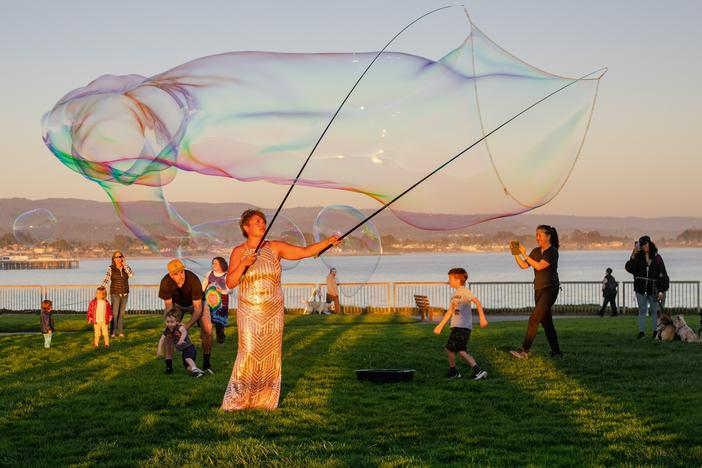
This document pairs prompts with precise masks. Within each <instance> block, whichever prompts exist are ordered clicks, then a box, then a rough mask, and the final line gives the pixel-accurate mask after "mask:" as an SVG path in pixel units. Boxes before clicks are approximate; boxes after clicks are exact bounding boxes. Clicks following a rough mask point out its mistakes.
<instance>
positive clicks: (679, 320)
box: [673, 315, 700, 342]
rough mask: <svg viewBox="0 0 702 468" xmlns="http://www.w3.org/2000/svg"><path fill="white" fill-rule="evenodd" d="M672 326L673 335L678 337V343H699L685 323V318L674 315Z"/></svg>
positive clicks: (695, 335)
mask: <svg viewBox="0 0 702 468" xmlns="http://www.w3.org/2000/svg"><path fill="white" fill-rule="evenodd" d="M673 326H675V333H676V334H677V335H678V336H679V337H680V341H687V342H695V341H700V339H699V337H698V336H697V333H695V332H694V330H692V328H690V326H689V325H688V324H687V322H686V321H685V317H683V316H682V315H676V316H675V318H674V319H673Z"/></svg>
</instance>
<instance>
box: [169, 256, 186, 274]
mask: <svg viewBox="0 0 702 468" xmlns="http://www.w3.org/2000/svg"><path fill="white" fill-rule="evenodd" d="M167 268H168V273H169V274H171V275H172V274H175V273H178V272H179V271H183V270H185V265H183V262H181V261H180V260H179V259H177V258H176V259H173V260H171V261H170V262H168V266H167Z"/></svg>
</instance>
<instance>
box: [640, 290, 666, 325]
mask: <svg viewBox="0 0 702 468" xmlns="http://www.w3.org/2000/svg"><path fill="white" fill-rule="evenodd" d="M636 302H638V303H639V331H640V332H641V333H645V332H646V310H647V309H648V308H649V307H650V308H651V320H652V322H653V331H654V332H655V331H656V327H657V326H658V313H659V311H660V305H659V304H658V300H657V299H656V295H655V294H641V293H636Z"/></svg>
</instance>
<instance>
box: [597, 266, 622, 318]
mask: <svg viewBox="0 0 702 468" xmlns="http://www.w3.org/2000/svg"><path fill="white" fill-rule="evenodd" d="M618 293H619V283H617V280H616V279H615V278H614V276H612V269H611V268H607V270H606V272H605V277H604V279H603V280H602V296H603V297H604V302H602V307H601V308H600V317H603V316H604V313H605V311H606V310H607V304H609V305H610V306H612V317H615V316H616V315H617V294H618Z"/></svg>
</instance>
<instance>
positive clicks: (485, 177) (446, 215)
mask: <svg viewBox="0 0 702 468" xmlns="http://www.w3.org/2000/svg"><path fill="white" fill-rule="evenodd" d="M391 49H392V51H387V52H383V53H382V54H380V55H379V56H378V58H377V61H375V62H374V63H373V64H372V66H371V67H370V69H369V70H368V72H367V74H366V75H365V76H364V77H363V79H362V80H361V81H360V82H359V83H358V86H357V87H356V88H355V89H354V90H353V93H351V95H350V97H349V99H348V101H347V102H346V103H345V104H344V106H343V107H342V108H341V110H340V112H339V113H338V116H337V118H336V120H335V121H334V122H333V125H332V126H331V127H330V128H329V131H328V132H327V133H326V134H325V136H324V138H323V139H322V140H321V142H320V144H319V146H318V147H317V149H316V151H315V153H314V156H313V157H312V158H311V160H310V162H309V164H308V166H307V167H306V168H305V170H304V171H303V173H302V174H301V177H300V179H299V182H298V183H299V184H302V185H304V186H307V187H313V188H315V189H318V190H319V192H320V194H321V195H320V198H323V193H324V191H325V190H345V191H350V192H355V193H360V194H363V195H366V196H367V197H370V198H371V199H374V200H377V201H378V202H380V203H381V204H385V203H388V202H389V201H391V200H393V199H394V198H395V197H396V196H397V195H398V194H400V193H402V192H403V191H404V190H405V189H407V188H408V187H410V186H412V185H413V184H414V183H416V182H417V181H418V180H420V179H421V178H422V177H423V176H425V175H426V174H427V173H429V172H430V171H432V170H434V169H435V168H437V167H439V166H440V165H441V164H443V163H444V162H445V161H446V160H448V159H449V158H450V157H452V156H453V155H455V154H457V153H458V152H460V151H461V150H463V149H464V148H467V147H468V146H470V145H471V144H472V143H473V142H475V141H477V140H479V139H481V138H482V137H483V136H484V135H486V134H487V133H488V132H489V131H491V130H492V129H494V128H495V127H497V126H498V125H500V124H501V123H502V122H504V121H505V120H507V119H509V118H510V117H512V116H513V115H515V114H517V113H518V112H520V111H521V110H522V109H524V108H525V107H527V106H529V105H530V104H532V103H534V102H536V101H538V100H539V99H541V98H543V97H544V96H546V95H548V94H549V93H552V92H554V91H555V90H558V89H559V88H561V87H563V86H564V85H566V84H568V83H573V84H572V85H571V86H569V87H568V88H567V89H564V90H563V91H560V92H559V93H558V94H557V95H555V96H553V97H552V98H550V99H549V100H547V101H544V102H543V103H541V104H539V105H538V106H537V107H535V108H534V109H532V110H530V111H529V112H528V113H526V114H524V115H523V116H522V117H520V118H519V119H517V120H515V121H514V122H512V123H510V124H509V125H508V126H506V127H504V128H503V129H501V130H500V132H499V133H496V134H494V135H492V136H490V138H489V139H487V140H486V141H484V142H483V143H482V144H480V145H478V146H476V147H475V148H473V149H472V150H470V151H469V152H467V153H466V154H464V155H463V156H462V157H461V158H459V159H457V160H456V161H455V162H453V163H452V164H451V165H450V167H447V168H446V169H445V170H442V171H440V172H438V173H437V174H436V175H435V176H433V177H432V178H431V179H429V180H427V181H426V182H424V183H422V184H421V185H419V186H417V187H416V189H414V190H412V191H411V192H409V193H408V194H407V195H406V196H404V197H403V198H402V199H401V200H399V201H398V202H397V203H395V204H393V205H392V206H391V207H390V209H391V210H392V212H393V213H394V214H395V215H396V216H398V217H399V218H400V219H402V220H403V221H405V222H407V223H408V224H411V225H413V226H416V227H419V228H422V229H430V230H449V229H457V228H464V227H467V226H471V225H474V224H477V223H481V222H484V221H487V220H490V219H494V218H498V217H503V216H511V215H515V214H519V213H524V212H526V211H529V210H531V209H534V208H536V207H539V206H542V205H544V204H545V203H548V202H549V201H550V200H551V199H553V197H555V196H556V195H557V194H558V192H559V191H560V190H561V188H562V187H563V185H564V184H565V183H566V181H567V179H568V177H569V176H570V173H571V171H572V170H573V167H574V165H575V162H576V160H577V158H578V155H579V154H580V150H581V148H582V145H583V142H584V138H585V135H586V133H587V129H588V126H589V122H590V118H591V115H592V111H593V108H594V103H595V98H596V94H597V88H598V85H599V78H600V77H601V74H600V75H596V76H594V77H592V78H588V79H582V80H574V79H572V78H566V77H562V76H559V75H555V74H552V73H549V72H545V71H543V70H541V69H539V68H536V67H534V66H532V65H529V64H527V63H526V62H524V61H522V60H520V59H518V58H517V57H514V56H513V55H511V54H510V53H508V52H506V51H505V50H504V49H502V48H501V47H500V46H498V45H497V44H496V43H495V42H493V41H492V40H491V39H490V38H488V37H487V36H486V35H485V34H484V33H483V32H482V31H481V30H480V29H478V28H477V27H476V26H475V24H473V23H472V21H471V20H470V19H469V18H468V19H467V16H466V15H465V14H464V13H463V11H462V10H461V9H457V8H452V9H447V10H443V11H441V12H438V13H436V14H432V15H430V16H428V17H426V18H424V19H422V20H421V21H420V22H417V23H416V24H414V25H413V26H412V27H411V28H409V29H407V30H406V31H404V32H403V33H402V34H401V35H400V36H399V37H398V38H397V40H395V41H394V42H393V43H392V47H391ZM376 55H377V54H376V53H373V52H371V53H318V54H315V53H272V52H230V53H223V54H218V55H213V56H209V57H203V58H199V59H196V60H192V61H190V62H188V63H186V64H183V65H180V66H177V67H174V68H172V69H170V70H168V71H165V72H163V73H160V74H157V75H155V76H152V77H150V78H149V77H143V76H139V75H124V76H111V75H105V76H102V77H100V78H98V79H96V80H95V81H93V82H91V83H89V84H88V85H87V86H84V87H82V88H78V89H76V90H74V91H71V92H70V93H68V94H67V95H65V96H64V97H63V98H61V99H60V100H59V102H58V103H57V104H56V105H55V106H54V108H53V109H51V111H49V112H48V113H47V114H46V116H45V118H44V121H43V138H44V141H45V143H46V145H47V146H48V147H49V149H50V150H51V151H52V152H53V153H54V154H55V155H56V157H57V158H59V160H60V161H61V162H62V163H63V164H65V165H66V166H67V167H69V168H70V169H71V170H73V171H76V172H78V173H80V174H82V175H83V176H85V177H86V178H87V179H88V180H90V181H93V182H96V183H98V184H99V185H100V186H102V188H103V189H105V191H106V192H107V193H108V195H109V196H110V198H111V199H112V201H113V203H114V204H115V207H116V210H117V212H118V214H119V216H120V217H121V219H122V220H123V222H124V223H125V224H126V225H127V226H128V227H129V229H131V230H132V232H134V234H135V235H137V236H138V237H139V238H141V239H142V240H144V242H146V243H147V244H148V245H149V246H151V248H152V249H154V250H156V251H164V250H165V251H172V250H174V249H177V247H178V245H179V243H180V242H181V241H182V239H183V238H184V237H186V238H187V237H188V236H193V235H196V231H194V230H193V229H192V226H191V225H190V223H189V222H188V221H187V220H186V219H184V218H183V217H182V216H181V215H180V214H179V213H178V212H177V211H176V210H175V209H174V207H173V206H172V205H171V204H170V203H169V202H168V201H167V200H166V198H165V195H164V191H163V188H164V187H165V186H166V185H168V184H169V183H170V182H171V181H172V180H173V179H174V177H176V174H177V173H178V172H179V171H190V172H195V173H198V174H201V175H203V176H212V177H226V178H231V179H235V180H237V181H240V182H250V181H266V182H269V183H272V184H282V185H289V184H290V183H291V181H292V180H293V179H294V178H295V175H296V174H297V172H298V170H299V169H300V167H301V164H302V162H303V161H304V160H305V158H306V157H307V155H308V154H309V153H310V151H311V149H312V147H313V146H314V144H315V143H316V141H317V139H318V138H319V136H320V134H321V132H322V129H323V128H325V126H326V125H327V123H328V122H329V121H330V119H331V117H332V115H334V112H335V111H336V109H337V107H338V105H339V103H340V102H341V99H342V97H343V96H344V95H345V94H346V93H347V92H348V90H350V89H351V88H352V86H353V84H354V83H355V82H356V80H357V79H358V77H359V76H360V75H361V73H362V72H363V70H365V68H366V67H367V66H368V65H369V64H370V63H371V61H372V60H373V59H374V58H375V57H376ZM578 72H580V70H578ZM135 200H150V201H151V204H149V205H148V206H146V207H145V205H143V204H137V203H132V202H133V201H135ZM243 201H245V200H243ZM278 202H279V200H271V203H270V204H271V206H275V205H277V203H278Z"/></svg>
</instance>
